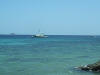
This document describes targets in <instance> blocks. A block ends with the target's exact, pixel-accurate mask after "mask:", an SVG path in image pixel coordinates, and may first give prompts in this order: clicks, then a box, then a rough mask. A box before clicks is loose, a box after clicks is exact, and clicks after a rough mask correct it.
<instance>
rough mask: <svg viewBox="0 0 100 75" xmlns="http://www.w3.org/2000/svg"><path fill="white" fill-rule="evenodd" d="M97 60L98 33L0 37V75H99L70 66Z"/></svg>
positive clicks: (98, 55)
mask: <svg viewBox="0 0 100 75" xmlns="http://www.w3.org/2000/svg"><path fill="white" fill-rule="evenodd" d="M98 60H100V37H99V36H96V37H93V36H49V37H48V38H31V36H27V35H26V36H8V35H5V36H4V35H1V36H0V75H100V73H93V72H85V71H80V70H77V69H75V68H74V67H77V66H80V65H85V64H91V63H94V62H96V61H98Z"/></svg>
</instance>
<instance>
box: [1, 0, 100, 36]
mask: <svg viewBox="0 0 100 75" xmlns="http://www.w3.org/2000/svg"><path fill="white" fill-rule="evenodd" d="M39 29H40V30H41V32H43V33H45V34H58V35H61V34H62V35H64V34H65V35H80V34H81V35H92V34H93V35H94V34H95V35H100V0H0V34H9V33H12V32H13V33H16V34H34V33H37V31H38V30H39Z"/></svg>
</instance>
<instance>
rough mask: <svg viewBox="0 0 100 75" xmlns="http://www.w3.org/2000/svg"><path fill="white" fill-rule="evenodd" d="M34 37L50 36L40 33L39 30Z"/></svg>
mask: <svg viewBox="0 0 100 75" xmlns="http://www.w3.org/2000/svg"><path fill="white" fill-rule="evenodd" d="M32 37H37V38H47V37H48V36H46V35H44V34H43V33H40V31H39V33H38V34H35V35H33V36H32Z"/></svg>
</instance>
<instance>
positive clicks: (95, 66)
mask: <svg viewBox="0 0 100 75" xmlns="http://www.w3.org/2000/svg"><path fill="white" fill-rule="evenodd" d="M78 68H79V69H81V70H84V71H96V72H100V61H98V62H96V63H93V64H88V65H85V66H80V67H78Z"/></svg>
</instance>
